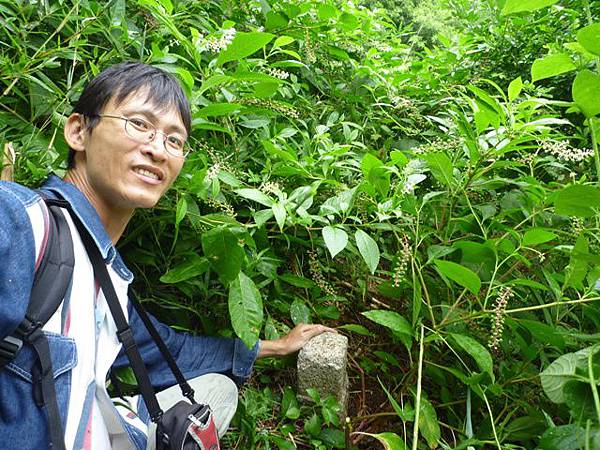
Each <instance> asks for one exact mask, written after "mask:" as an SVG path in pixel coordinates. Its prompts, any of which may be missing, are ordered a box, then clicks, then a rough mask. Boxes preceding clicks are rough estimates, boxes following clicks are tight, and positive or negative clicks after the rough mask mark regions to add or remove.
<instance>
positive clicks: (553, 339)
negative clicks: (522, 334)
mask: <svg viewBox="0 0 600 450" xmlns="http://www.w3.org/2000/svg"><path fill="white" fill-rule="evenodd" d="M518 323H519V324H520V325H522V326H523V327H525V328H526V329H527V330H528V331H529V332H530V333H531V335H532V336H533V337H534V338H535V339H536V340H537V341H539V342H541V343H542V344H550V345H554V346H555V347H558V348H559V349H561V350H562V349H563V348H564V347H565V340H564V339H563V337H562V336H561V335H560V334H559V333H557V332H556V329H555V328H554V327H553V326H550V325H546V324H545V323H542V322H538V321H537V320H526V319H519V321H518Z"/></svg>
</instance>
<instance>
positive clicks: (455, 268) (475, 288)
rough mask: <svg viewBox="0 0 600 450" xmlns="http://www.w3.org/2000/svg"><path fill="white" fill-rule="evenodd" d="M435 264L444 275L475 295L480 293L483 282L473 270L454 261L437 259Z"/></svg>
mask: <svg viewBox="0 0 600 450" xmlns="http://www.w3.org/2000/svg"><path fill="white" fill-rule="evenodd" d="M434 262H435V265H436V267H437V268H438V270H439V271H440V273H441V274H442V275H444V276H445V277H447V278H449V279H451V280H452V281H454V282H456V283H458V284H460V285H461V286H462V287H465V288H467V289H468V290H470V291H471V292H472V293H473V294H475V295H477V294H478V293H479V289H480V288H481V280H480V279H479V277H478V276H477V274H476V273H475V272H473V271H472V270H471V269H467V268H466V267H463V266H461V265H460V264H456V263H454V262H452V261H443V260H441V259H436V260H435V261H434Z"/></svg>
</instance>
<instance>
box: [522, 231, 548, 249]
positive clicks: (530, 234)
mask: <svg viewBox="0 0 600 450" xmlns="http://www.w3.org/2000/svg"><path fill="white" fill-rule="evenodd" d="M553 239H556V234H554V233H552V232H551V231H546V230H542V229H541V228H533V229H531V230H528V231H526V232H525V235H524V236H523V241H522V244H523V246H524V247H532V246H534V245H539V244H543V243H545V242H548V241H551V240H553Z"/></svg>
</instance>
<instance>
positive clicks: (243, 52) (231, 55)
mask: <svg viewBox="0 0 600 450" xmlns="http://www.w3.org/2000/svg"><path fill="white" fill-rule="evenodd" d="M274 37H275V35H274V34H271V33H262V32H258V31H254V32H251V33H243V32H238V33H236V35H235V37H234V38H233V41H232V42H231V44H229V45H228V46H227V48H226V49H225V50H223V51H221V53H220V54H219V56H218V58H217V64H218V65H221V64H225V63H226V62H229V61H237V60H240V59H242V58H245V57H247V56H250V55H252V54H253V53H255V52H256V51H258V50H260V49H261V48H263V47H264V46H265V45H267V44H268V43H269V42H271V40H273V38H274Z"/></svg>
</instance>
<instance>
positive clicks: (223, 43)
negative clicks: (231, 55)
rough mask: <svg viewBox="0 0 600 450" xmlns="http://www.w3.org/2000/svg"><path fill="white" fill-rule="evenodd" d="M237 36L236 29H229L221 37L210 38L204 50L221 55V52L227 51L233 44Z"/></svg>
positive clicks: (222, 32)
mask: <svg viewBox="0 0 600 450" xmlns="http://www.w3.org/2000/svg"><path fill="white" fill-rule="evenodd" d="M235 35H236V29H235V28H227V29H225V30H223V31H221V37H215V36H213V37H210V38H208V39H207V40H206V42H205V44H204V49H206V50H208V51H210V52H213V53H219V52H220V51H222V50H225V49H226V48H227V47H228V46H229V44H231V43H232V42H233V39H234V38H235Z"/></svg>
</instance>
